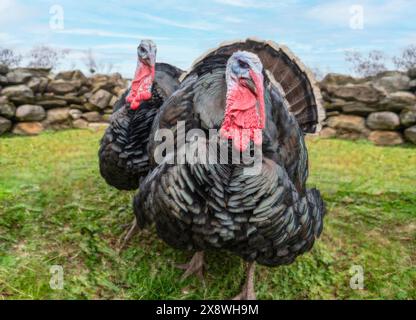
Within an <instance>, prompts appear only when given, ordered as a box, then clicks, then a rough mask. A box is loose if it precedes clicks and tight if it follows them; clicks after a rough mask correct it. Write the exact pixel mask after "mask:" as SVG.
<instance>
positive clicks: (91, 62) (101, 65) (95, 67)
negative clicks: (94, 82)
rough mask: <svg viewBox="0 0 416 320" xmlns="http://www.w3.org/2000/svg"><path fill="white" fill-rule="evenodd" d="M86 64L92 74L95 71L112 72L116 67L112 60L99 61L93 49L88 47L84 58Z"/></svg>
mask: <svg viewBox="0 0 416 320" xmlns="http://www.w3.org/2000/svg"><path fill="white" fill-rule="evenodd" d="M83 62H84V65H85V66H86V67H87V69H88V71H89V72H90V73H91V74H94V73H96V72H97V73H111V71H112V70H113V68H114V64H113V63H111V62H108V63H107V62H103V61H97V59H96V57H95V55H94V52H93V51H92V50H91V49H88V50H87V51H86V52H85V57H84V59H83Z"/></svg>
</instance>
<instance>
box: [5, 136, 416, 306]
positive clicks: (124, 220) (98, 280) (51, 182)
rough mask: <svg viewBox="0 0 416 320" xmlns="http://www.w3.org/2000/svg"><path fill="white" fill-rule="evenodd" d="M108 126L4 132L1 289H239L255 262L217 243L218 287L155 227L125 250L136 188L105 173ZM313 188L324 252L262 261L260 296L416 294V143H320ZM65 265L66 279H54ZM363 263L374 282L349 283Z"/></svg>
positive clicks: (54, 294)
mask: <svg viewBox="0 0 416 320" xmlns="http://www.w3.org/2000/svg"><path fill="white" fill-rule="evenodd" d="M101 135H102V132H95V133H94V132H90V131H81V130H80V131H61V132H57V133H44V134H42V135H40V136H37V137H30V138H28V137H25V138H22V137H6V138H2V139H0V298H3V299H59V298H64V299H79V298H81V299H83V298H86V299H162V298H164V299H196V298H201V299H221V298H228V297H232V296H234V295H235V294H237V293H238V291H239V289H240V286H241V284H242V281H243V279H244V269H243V263H242V262H241V261H240V259H238V258H237V257H234V256H231V255H230V254H227V253H225V252H210V253H208V257H207V263H208V267H207V270H206V287H203V286H202V285H201V284H200V283H199V281H198V280H197V279H188V280H186V281H183V282H181V281H179V279H180V276H181V271H180V270H178V269H176V268H175V263H184V262H185V261H186V260H188V259H189V258H190V254H189V253H186V252H180V251H177V250H173V249H171V248H169V247H168V246H167V245H165V244H164V243H163V242H162V241H160V240H159V239H158V238H157V237H156V235H155V232H154V230H149V231H144V232H142V233H141V234H140V235H138V236H137V237H135V238H134V239H133V241H131V243H130V245H129V247H128V248H127V249H126V250H125V251H124V252H123V253H122V254H121V255H118V253H117V250H116V249H117V245H118V243H117V241H118V238H119V237H120V235H121V234H122V233H123V231H124V228H125V225H126V224H128V223H129V222H130V221H131V219H132V213H131V197H132V195H133V193H127V192H119V191H116V190H114V189H112V188H110V187H109V186H107V185H106V184H105V182H104V181H103V180H102V179H101V177H100V175H99V173H98V166H97V149H98V143H99V139H100V137H101ZM308 146H309V153H310V166H311V169H310V172H311V174H310V179H309V184H310V186H317V187H318V188H319V189H320V190H321V191H322V193H323V196H324V198H325V201H326V203H327V207H328V215H327V217H326V221H325V227H324V231H323V235H322V237H321V239H320V240H319V241H318V242H317V243H316V245H315V247H314V248H313V250H312V251H311V252H310V253H308V254H305V255H303V256H301V257H299V258H298V259H297V261H296V262H295V263H294V264H292V265H290V266H284V267H279V268H273V269H270V268H266V267H258V269H257V272H256V284H255V285H256V291H257V296H258V298H259V299H322V298H324V299H357V298H358V299H361V298H363V299H380V298H389V299H416V289H415V288H416V267H415V265H416V254H415V253H416V250H415V249H416V248H415V243H416V241H415V240H416V170H415V169H416V149H415V148H414V147H410V146H408V147H389V148H381V147H375V146H372V145H371V144H369V143H368V142H365V141H359V142H350V141H341V140H319V139H310V140H309V141H308ZM52 265H62V266H63V268H64V281H65V282H64V289H63V290H52V289H51V288H50V286H49V280H50V277H51V274H50V272H49V271H50V267H51V266H52ZM353 265H361V266H362V267H363V268H364V277H365V278H364V286H365V288H364V290H353V289H351V288H350V286H349V282H350V277H351V275H350V273H349V270H350V268H351V267H352V266H353Z"/></svg>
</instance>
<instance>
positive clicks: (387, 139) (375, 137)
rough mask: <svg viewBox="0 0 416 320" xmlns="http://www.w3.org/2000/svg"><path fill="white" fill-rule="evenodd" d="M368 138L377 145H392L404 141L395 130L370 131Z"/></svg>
mask: <svg viewBox="0 0 416 320" xmlns="http://www.w3.org/2000/svg"><path fill="white" fill-rule="evenodd" d="M368 140H370V141H371V142H373V143H374V144H375V145H378V146H394V145H398V144H402V143H403V142H404V141H403V137H402V135H401V134H400V133H399V132H396V131H372V132H371V133H370V135H369V136H368Z"/></svg>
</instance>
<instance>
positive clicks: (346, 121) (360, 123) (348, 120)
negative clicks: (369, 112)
mask: <svg viewBox="0 0 416 320" xmlns="http://www.w3.org/2000/svg"><path fill="white" fill-rule="evenodd" d="M327 123H328V126H329V127H331V128H333V129H341V130H348V131H354V132H360V133H361V132H362V133H365V132H366V131H367V128H366V126H365V119H364V118H363V117H359V116H350V115H340V116H336V117H330V118H328V120H327Z"/></svg>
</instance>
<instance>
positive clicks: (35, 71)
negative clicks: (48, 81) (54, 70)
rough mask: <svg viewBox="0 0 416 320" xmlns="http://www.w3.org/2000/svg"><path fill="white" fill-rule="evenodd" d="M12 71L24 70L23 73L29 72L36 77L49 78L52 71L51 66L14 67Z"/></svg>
mask: <svg viewBox="0 0 416 320" xmlns="http://www.w3.org/2000/svg"><path fill="white" fill-rule="evenodd" d="M11 71H17V72H22V73H27V74H30V75H31V77H35V78H48V77H49V74H50V72H51V68H28V67H25V68H21V67H19V68H15V69H12V70H11Z"/></svg>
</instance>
